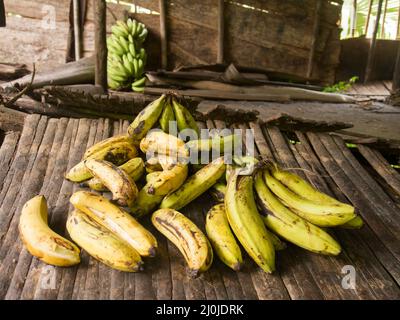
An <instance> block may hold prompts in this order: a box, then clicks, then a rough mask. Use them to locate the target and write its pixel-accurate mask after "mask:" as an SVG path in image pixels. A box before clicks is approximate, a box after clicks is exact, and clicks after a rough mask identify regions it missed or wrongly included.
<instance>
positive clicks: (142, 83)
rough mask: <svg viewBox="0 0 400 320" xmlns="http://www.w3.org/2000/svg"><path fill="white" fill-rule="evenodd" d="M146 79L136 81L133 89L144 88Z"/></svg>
mask: <svg viewBox="0 0 400 320" xmlns="http://www.w3.org/2000/svg"><path fill="white" fill-rule="evenodd" d="M146 80H147V78H146V77H142V78H140V79H139V80H136V81H135V82H133V83H132V87H144V85H145V84H146Z"/></svg>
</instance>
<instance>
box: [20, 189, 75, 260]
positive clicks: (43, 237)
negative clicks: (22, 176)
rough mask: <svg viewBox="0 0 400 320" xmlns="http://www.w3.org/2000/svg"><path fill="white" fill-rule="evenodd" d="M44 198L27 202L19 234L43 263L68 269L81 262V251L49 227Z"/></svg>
mask: <svg viewBox="0 0 400 320" xmlns="http://www.w3.org/2000/svg"><path fill="white" fill-rule="evenodd" d="M47 214H48V213H47V202H46V198H45V197H44V196H36V197H34V198H32V199H30V200H29V201H27V202H26V203H25V205H24V207H23V208H22V212H21V216H20V218H19V226H18V228H19V234H20V237H21V240H22V242H23V243H24V245H25V247H26V248H27V250H28V251H29V252H30V254H32V255H33V256H35V257H37V258H39V259H40V260H42V261H43V262H45V263H47V264H51V265H55V266H60V267H68V266H73V265H75V264H78V263H79V262H80V256H79V254H80V250H79V248H78V247H77V246H76V245H75V244H73V243H72V242H71V241H68V240H67V239H65V238H63V237H61V236H60V235H58V234H57V233H55V232H54V231H53V230H51V229H50V228H49V226H48V222H47Z"/></svg>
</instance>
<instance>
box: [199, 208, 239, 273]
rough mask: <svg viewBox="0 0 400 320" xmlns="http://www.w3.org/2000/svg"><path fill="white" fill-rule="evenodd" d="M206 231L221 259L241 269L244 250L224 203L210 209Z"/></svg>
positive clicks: (235, 268) (237, 269)
mask: <svg viewBox="0 0 400 320" xmlns="http://www.w3.org/2000/svg"><path fill="white" fill-rule="evenodd" d="M206 233H207V236H208V239H210V242H211V245H212V247H213V248H214V250H215V253H216V254H217V256H218V257H219V258H220V259H221V261H222V262H223V263H225V264H226V265H227V266H228V267H229V268H231V269H233V270H235V271H239V270H240V268H241V266H242V264H243V258H242V252H241V251H240V247H239V245H238V244H237V242H236V239H235V237H234V235H233V233H232V231H231V228H230V227H229V222H228V219H227V217H226V212H225V205H224V204H222V203H221V204H217V205H216V206H214V207H212V208H211V209H210V210H209V211H208V213H207V216H206Z"/></svg>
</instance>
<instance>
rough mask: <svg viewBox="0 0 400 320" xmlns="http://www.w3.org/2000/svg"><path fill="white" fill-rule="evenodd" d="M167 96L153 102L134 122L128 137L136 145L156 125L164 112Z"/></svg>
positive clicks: (129, 129)
mask: <svg viewBox="0 0 400 320" xmlns="http://www.w3.org/2000/svg"><path fill="white" fill-rule="evenodd" d="M164 101H165V95H162V96H161V97H160V98H158V99H157V100H154V101H153V102H151V103H150V104H149V105H148V106H147V107H146V108H144V109H143V110H142V111H141V112H140V113H139V114H138V115H137V117H136V118H135V120H133V122H132V123H131V124H130V126H129V128H128V135H129V136H130V137H131V138H132V139H133V141H134V143H135V144H139V143H140V140H142V138H143V137H144V136H145V135H146V134H147V132H148V131H149V130H150V129H151V128H152V127H153V126H154V125H155V123H156V122H157V120H158V118H159V117H160V115H161V112H162V111H163V107H164Z"/></svg>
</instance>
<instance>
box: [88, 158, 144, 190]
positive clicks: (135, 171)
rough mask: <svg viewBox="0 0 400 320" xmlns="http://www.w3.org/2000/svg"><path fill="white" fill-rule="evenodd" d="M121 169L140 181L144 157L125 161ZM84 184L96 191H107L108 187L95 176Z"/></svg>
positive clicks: (134, 179)
mask: <svg viewBox="0 0 400 320" xmlns="http://www.w3.org/2000/svg"><path fill="white" fill-rule="evenodd" d="M119 168H120V169H121V170H124V171H125V172H126V173H127V174H128V175H129V176H130V177H131V178H132V180H133V181H135V182H136V181H138V180H139V179H140V178H141V177H142V175H143V173H144V162H143V160H142V158H133V159H131V160H129V161H128V162H125V163H124V164H123V165H122V166H120V167H119ZM82 186H84V187H89V188H90V189H92V190H95V191H107V187H106V186H105V185H104V184H103V183H102V182H101V180H100V179H98V178H96V177H94V178H92V179H90V180H88V181H84V182H83V183H82Z"/></svg>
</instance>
